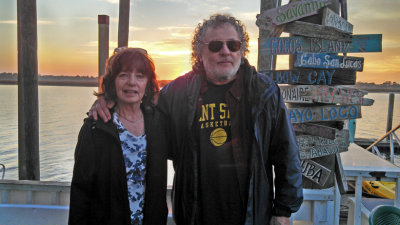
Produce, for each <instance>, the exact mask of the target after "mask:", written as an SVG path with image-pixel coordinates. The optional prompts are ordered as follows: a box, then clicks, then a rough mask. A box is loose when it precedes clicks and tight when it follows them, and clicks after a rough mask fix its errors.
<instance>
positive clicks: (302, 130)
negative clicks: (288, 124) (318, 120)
mask: <svg viewBox="0 0 400 225" xmlns="http://www.w3.org/2000/svg"><path fill="white" fill-rule="evenodd" d="M292 125H293V130H294V132H295V133H296V135H313V136H319V137H323V138H328V139H332V140H333V139H335V138H336V135H337V133H338V132H339V130H338V129H336V128H333V127H327V126H322V125H318V124H314V123H294V124H292Z"/></svg>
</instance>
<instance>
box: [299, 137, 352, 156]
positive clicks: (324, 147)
mask: <svg viewBox="0 0 400 225" xmlns="http://www.w3.org/2000/svg"><path fill="white" fill-rule="evenodd" d="M338 134H339V135H338V136H337V137H336V138H335V139H334V140H331V139H327V138H323V137H318V136H311V135H299V136H296V139H297V143H298V145H299V149H300V159H312V158H318V157H322V156H327V155H332V154H335V153H339V152H345V151H347V150H348V147H349V131H348V130H341V131H339V133H338Z"/></svg>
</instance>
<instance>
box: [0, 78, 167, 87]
mask: <svg viewBox="0 0 400 225" xmlns="http://www.w3.org/2000/svg"><path fill="white" fill-rule="evenodd" d="M169 82H170V80H159V81H158V84H159V85H160V88H161V87H164V86H165V85H166V84H168V83H169ZM38 84H39V85H40V86H75V87H98V85H99V84H98V81H97V79H96V80H80V79H77V80H39V83H38ZM0 85H18V81H17V80H1V79H0Z"/></svg>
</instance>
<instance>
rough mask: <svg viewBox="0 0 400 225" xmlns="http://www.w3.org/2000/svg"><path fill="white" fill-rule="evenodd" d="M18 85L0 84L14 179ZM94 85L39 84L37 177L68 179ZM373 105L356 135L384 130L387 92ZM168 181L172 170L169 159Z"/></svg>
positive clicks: (399, 104) (3, 135) (0, 123)
mask: <svg viewBox="0 0 400 225" xmlns="http://www.w3.org/2000/svg"><path fill="white" fill-rule="evenodd" d="M17 88H18V87H17V86H16V85H0V102H1V104H2V106H1V107H0V163H3V164H5V166H6V168H7V169H6V174H5V179H18V156H17V153H18V125H17V124H18V97H17V96H18V89H17ZM94 90H96V88H95V87H64V86H39V129H40V130H39V132H40V140H39V142H40V177H41V180H50V181H71V177H72V168H73V157H74V150H75V145H76V141H77V137H78V132H79V129H80V127H81V126H82V122H83V118H85V117H86V112H87V111H88V109H89V108H90V106H91V105H92V103H93V101H94V100H95V96H93V94H92V93H93V91H94ZM365 97H368V98H372V99H375V103H374V105H373V106H363V107H362V118H361V119H358V120H357V127H356V135H355V136H356V138H358V137H360V138H379V137H380V136H382V135H383V134H385V131H386V118H387V110H388V99H389V95H388V94H387V93H371V94H368V95H367V96H365ZM393 115H394V117H393V126H395V125H397V124H398V123H400V95H399V94H396V96H395V107H394V112H393ZM168 168H169V176H168V184H172V174H173V169H172V166H171V163H170V162H169V167H168Z"/></svg>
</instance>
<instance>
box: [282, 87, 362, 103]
mask: <svg viewBox="0 0 400 225" xmlns="http://www.w3.org/2000/svg"><path fill="white" fill-rule="evenodd" d="M280 89H281V94H282V96H283V99H284V100H285V102H287V103H333V104H341V105H362V102H363V96H364V95H365V94H366V92H364V91H361V90H358V89H355V88H351V87H344V86H326V85H288V86H280Z"/></svg>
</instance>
